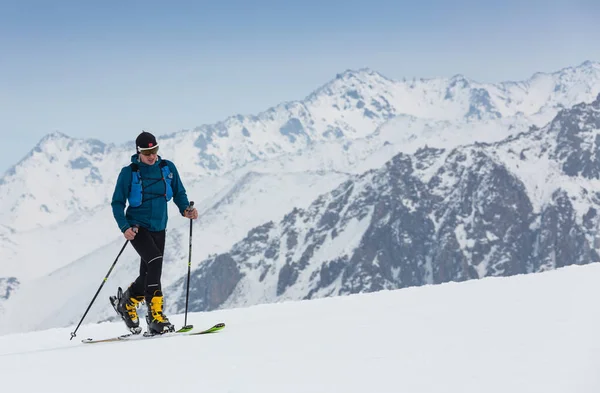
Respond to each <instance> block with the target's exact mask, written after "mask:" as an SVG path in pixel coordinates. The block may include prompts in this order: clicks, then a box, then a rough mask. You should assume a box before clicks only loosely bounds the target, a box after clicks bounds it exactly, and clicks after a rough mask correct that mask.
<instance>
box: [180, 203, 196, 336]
mask: <svg viewBox="0 0 600 393" xmlns="http://www.w3.org/2000/svg"><path fill="white" fill-rule="evenodd" d="M193 207H194V202H190V207H189V208H188V209H191V208H193ZM192 221H193V220H192V219H191V218H190V248H189V252H188V275H187V288H186V291H185V321H184V322H183V325H184V326H183V328H182V330H183V329H189V328H191V326H188V324H187V312H188V301H189V299H190V275H191V274H192V271H191V270H192Z"/></svg>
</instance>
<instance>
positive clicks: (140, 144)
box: [135, 131, 158, 151]
mask: <svg viewBox="0 0 600 393" xmlns="http://www.w3.org/2000/svg"><path fill="white" fill-rule="evenodd" d="M135 145H136V146H137V148H138V151H139V150H145V149H152V148H155V147H156V146H158V143H156V138H155V137H154V135H152V134H151V133H149V132H146V131H142V133H141V134H140V135H138V137H137V138H135Z"/></svg>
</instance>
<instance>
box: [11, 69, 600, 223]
mask: <svg viewBox="0 0 600 393" xmlns="http://www.w3.org/2000/svg"><path fill="white" fill-rule="evenodd" d="M598 93H600V63H593V62H585V63H583V64H581V65H580V66H578V67H571V68H565V69H563V70H560V71H557V72H555V73H552V74H541V73H537V74H535V75H534V76H533V77H532V78H530V79H529V80H527V81H523V82H507V83H501V84H497V85H494V84H482V83H478V82H475V81H471V80H469V79H467V78H465V77H463V76H460V75H459V76H454V77H452V78H436V79H428V80H425V79H422V80H413V81H406V82H399V81H393V80H390V79H387V78H385V77H384V76H382V75H380V74H379V73H377V72H374V71H371V70H368V69H363V70H359V71H346V72H344V73H343V74H339V75H338V76H337V77H336V78H335V79H334V80H332V81H330V82H329V83H327V84H326V85H324V86H323V87H321V88H319V89H318V90H316V91H315V92H313V93H312V94H310V95H309V96H308V97H307V98H306V99H305V100H303V101H295V102H289V103H283V104H280V105H278V106H276V107H274V108H271V109H269V110H267V111H265V112H262V113H260V114H258V115H257V116H241V115H238V116H232V117H230V118H228V119H226V120H225V121H223V122H219V123H217V124H213V125H205V126H200V127H198V128H196V129H195V130H193V131H181V132H178V133H174V134H172V135H168V136H164V137H161V138H160V143H161V151H162V154H163V155H164V156H165V157H169V158H170V159H172V160H173V161H175V162H176V163H178V164H179V166H180V167H181V172H183V174H184V175H189V176H188V178H189V177H194V178H195V177H201V176H205V175H222V174H224V173H227V172H230V171H232V170H235V169H237V168H241V167H244V166H245V165H247V164H249V163H252V162H255V161H265V160H269V159H273V158H277V157H282V156H285V155H289V154H292V155H293V154H299V153H302V152H303V151H304V150H305V149H306V148H307V147H312V146H315V145H318V144H321V143H323V142H331V141H343V142H350V141H353V140H356V139H362V138H365V137H367V136H369V135H371V134H372V133H373V132H374V131H375V130H376V129H377V128H378V127H380V126H381V125H383V124H384V123H385V122H386V121H387V120H390V119H393V118H394V117H396V116H398V115H409V116H413V117H416V118H419V119H426V120H430V121H447V122H453V123H457V122H458V123H459V126H456V125H455V126H454V129H456V128H461V126H462V124H463V123H472V122H476V123H479V122H483V123H484V124H488V123H490V122H491V123H492V124H495V123H494V122H495V121H503V122H511V120H510V118H513V117H516V118H517V119H520V120H521V121H517V120H515V121H517V122H518V123H519V124H521V125H522V126H530V125H536V126H540V127H541V126H543V125H545V124H546V123H547V122H548V121H550V119H551V118H553V117H554V116H555V114H556V113H557V111H558V110H560V109H561V108H568V107H571V106H573V105H575V104H577V103H579V102H590V101H592V100H593V99H594V98H595V96H596V95H597V94H598ZM523 116H525V117H526V118H527V120H526V121H523ZM522 123H525V124H522ZM423 127H427V124H425V125H423ZM394 128H395V131H396V133H398V129H397V127H394ZM435 128H438V129H439V127H437V126H435ZM521 130H522V127H521V128H520V129H516V130H514V131H515V132H518V131H521ZM510 133H511V131H510V130H508V131H506V132H505V133H503V134H502V135H500V136H497V137H500V139H501V138H504V137H506V136H507V135H509V134H510ZM419 134H420V132H419V131H418V130H416V131H415V132H414V136H413V137H412V138H413V139H415V138H416V139H418V138H419ZM134 137H135V132H134V133H133V134H132V139H133V138H134ZM473 137H475V138H476V139H475V140H480V139H479V137H483V138H485V139H486V140H487V138H489V136H485V135H473ZM430 139H435V138H430ZM471 141H472V140H469V141H467V142H471ZM417 144H418V143H417ZM133 151H134V147H133V144H128V145H125V146H114V145H110V144H104V143H102V142H100V141H96V140H77V139H72V138H69V137H67V136H66V135H63V134H60V133H56V132H55V133H53V134H50V135H48V136H47V137H45V138H44V139H43V140H42V141H41V142H40V143H39V144H38V145H37V146H36V147H35V148H34V149H33V150H32V151H31V153H30V154H29V155H28V156H27V157H26V158H24V159H23V160H22V161H21V162H19V163H18V164H17V165H15V166H14V167H13V168H11V169H10V170H9V171H8V172H7V173H5V174H4V176H3V177H2V178H1V179H0V204H1V205H2V206H5V209H3V210H2V211H1V212H0V224H2V225H5V226H7V227H9V228H11V229H14V230H17V231H25V230H30V229H33V228H39V227H46V226H48V225H52V224H56V223H59V222H62V221H64V220H66V219H68V218H69V217H71V216H72V215H81V214H87V212H88V211H89V210H90V209H94V208H95V207H97V206H101V205H104V204H106V202H107V200H108V197H109V195H110V192H111V191H112V190H111V189H112V184H113V182H114V178H115V176H116V175H115V173H118V170H119V168H120V167H121V166H123V165H125V164H127V162H128V161H129V156H130V155H131V154H132V153H133ZM320 169H323V170H327V169H329V168H327V167H326V168H320Z"/></svg>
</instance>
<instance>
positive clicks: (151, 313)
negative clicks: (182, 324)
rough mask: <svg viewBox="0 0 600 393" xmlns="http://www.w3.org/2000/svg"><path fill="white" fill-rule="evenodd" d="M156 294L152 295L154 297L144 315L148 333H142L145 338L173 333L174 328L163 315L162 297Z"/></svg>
mask: <svg viewBox="0 0 600 393" xmlns="http://www.w3.org/2000/svg"><path fill="white" fill-rule="evenodd" d="M157 292H158V291H156V292H155V293H154V297H153V298H152V300H151V301H150V302H149V304H148V314H146V322H147V323H148V331H147V332H146V333H144V335H145V336H154V335H156V334H163V333H170V332H174V331H175V327H174V326H173V325H172V324H171V322H169V319H168V318H167V317H166V316H165V314H163V296H162V294H158V293H157Z"/></svg>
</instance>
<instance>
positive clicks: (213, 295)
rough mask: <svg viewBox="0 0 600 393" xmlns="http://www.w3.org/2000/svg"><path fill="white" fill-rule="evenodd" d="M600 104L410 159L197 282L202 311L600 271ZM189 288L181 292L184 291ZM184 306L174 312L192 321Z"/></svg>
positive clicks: (203, 271)
mask: <svg viewBox="0 0 600 393" xmlns="http://www.w3.org/2000/svg"><path fill="white" fill-rule="evenodd" d="M598 150H600V95H599V96H598V98H597V99H596V100H595V101H594V102H593V103H591V104H579V105H576V106H575V107H573V108H572V109H565V110H562V111H561V112H560V113H559V114H558V115H557V116H556V118H555V119H554V120H553V121H552V122H551V123H550V124H548V125H547V126H546V127H544V128H541V129H532V130H531V131H529V132H526V133H521V134H519V135H516V136H513V137H510V138H508V139H506V140H504V141H501V142H497V143H492V144H487V143H476V144H474V145H467V146H462V147H458V148H456V149H453V150H449V151H448V150H442V149H433V148H424V149H421V150H419V151H418V152H417V153H415V154H414V155H407V154H404V153H400V154H398V155H396V156H395V157H394V158H393V159H392V160H391V161H389V162H388V163H387V164H386V165H385V166H384V167H383V168H381V169H378V170H372V171H369V172H366V173H364V174H362V175H359V176H356V177H355V178H352V179H350V180H348V181H346V182H344V183H343V184H342V185H340V186H339V187H337V188H336V189H335V190H333V191H332V192H330V193H327V194H324V195H322V196H321V197H319V198H318V199H317V200H316V201H315V202H313V203H312V204H311V205H310V207H308V208H307V209H294V210H293V211H291V212H290V213H288V214H287V215H286V216H285V217H284V218H283V219H282V220H280V221H279V222H268V223H266V224H264V225H262V226H259V227H257V228H255V229H253V230H252V231H251V232H249V233H248V236H247V237H246V238H245V239H244V240H242V241H241V242H239V243H237V244H235V245H234V246H233V248H232V249H231V251H229V252H227V253H223V254H220V255H216V256H214V257H212V258H209V259H207V260H206V261H204V262H203V263H201V264H200V267H199V268H198V269H196V270H195V271H194V272H193V274H192V284H191V285H190V287H191V288H193V290H192V291H191V295H190V296H191V301H190V304H191V307H192V309H193V310H195V311H204V310H213V309H216V308H220V307H225V308H228V307H239V306H248V305H253V304H259V303H267V302H276V301H281V300H286V299H293V300H298V299H312V298H316V297H326V296H336V295H343V294H350V293H361V292H372V291H378V290H383V289H398V288H404V287H409V286H419V285H425V284H439V283H443V282H448V281H464V280H469V279H477V278H482V277H488V276H510V275H516V274H526V273H532V272H540V271H545V270H550V269H555V268H557V267H562V266H566V265H571V264H588V263H591V262H598V261H600V256H599V255H598V252H597V249H596V246H597V239H598V235H597V229H598V226H599V217H598V214H597V212H598V211H599V210H600V194H599V193H598V192H597V190H598V189H599V188H600V160H597V159H596V153H597V152H598ZM183 287H184V278H182V279H180V281H179V282H178V283H176V284H175V285H174V287H173V288H171V291H175V290H181V288H183ZM183 301H184V299H183V298H182V297H179V300H178V303H177V304H176V306H175V307H174V309H173V311H181V310H183V306H184V303H183Z"/></svg>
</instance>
